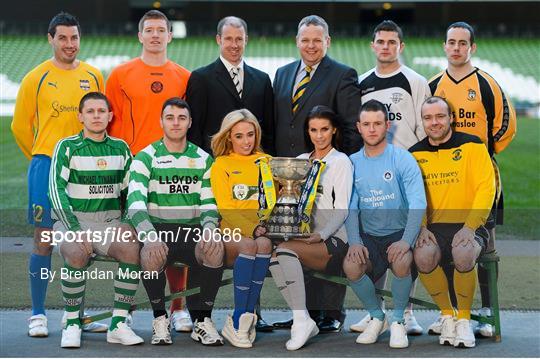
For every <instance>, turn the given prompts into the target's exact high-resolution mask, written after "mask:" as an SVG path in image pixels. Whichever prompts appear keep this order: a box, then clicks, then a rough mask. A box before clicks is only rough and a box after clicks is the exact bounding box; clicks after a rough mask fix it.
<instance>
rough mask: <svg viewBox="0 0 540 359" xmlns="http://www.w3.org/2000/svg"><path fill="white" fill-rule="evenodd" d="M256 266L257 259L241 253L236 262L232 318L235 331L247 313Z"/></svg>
mask: <svg viewBox="0 0 540 359" xmlns="http://www.w3.org/2000/svg"><path fill="white" fill-rule="evenodd" d="M254 264H255V257H253V256H250V255H247V254H243V253H240V254H239V255H238V257H236V260H235V261H234V267H233V280H234V312H233V317H232V319H233V325H234V329H238V321H239V320H240V316H241V315H242V314H244V313H245V312H246V308H247V302H248V298H249V291H250V288H251V277H252V275H253V267H254Z"/></svg>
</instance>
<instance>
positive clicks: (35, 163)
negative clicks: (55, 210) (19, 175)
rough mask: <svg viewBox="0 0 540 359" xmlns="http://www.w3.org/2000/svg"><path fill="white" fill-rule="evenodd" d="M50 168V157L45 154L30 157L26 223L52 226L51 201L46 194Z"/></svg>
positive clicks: (45, 226)
mask: <svg viewBox="0 0 540 359" xmlns="http://www.w3.org/2000/svg"><path fill="white" fill-rule="evenodd" d="M50 168H51V158H50V157H49V156H45V155H35V156H34V157H32V161H31V162H30V167H28V223H30V224H33V225H34V226H35V227H40V228H52V227H53V221H52V218H51V202H50V201H49V196H48V195H47V193H48V192H49V170H50Z"/></svg>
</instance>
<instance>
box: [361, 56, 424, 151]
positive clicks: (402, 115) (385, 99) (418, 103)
mask: <svg viewBox="0 0 540 359" xmlns="http://www.w3.org/2000/svg"><path fill="white" fill-rule="evenodd" d="M358 82H359V84H360V90H361V96H362V104H364V103H366V102H367V101H369V100H372V99H374V100H377V101H380V102H382V103H383V104H384V105H385V106H386V109H387V110H388V117H389V120H390V123H391V126H390V130H389V132H388V134H387V139H388V142H389V143H392V144H394V145H395V146H397V147H401V148H403V149H405V150H408V149H409V148H410V147H412V146H413V145H415V144H416V143H417V142H419V141H421V140H422V139H424V137H426V133H425V131H424V126H423V124H422V117H421V114H420V110H421V107H422V103H423V102H424V100H425V99H426V98H428V97H429V96H431V91H430V89H429V85H428V82H427V80H426V79H425V78H424V77H422V76H421V75H419V74H417V73H416V72H414V71H413V70H411V69H410V68H408V67H407V66H404V65H401V66H400V67H399V68H398V69H397V70H396V71H394V72H392V73H390V74H380V73H378V72H377V70H376V68H374V69H371V70H369V71H368V72H366V73H364V74H362V75H360V76H359V80H358Z"/></svg>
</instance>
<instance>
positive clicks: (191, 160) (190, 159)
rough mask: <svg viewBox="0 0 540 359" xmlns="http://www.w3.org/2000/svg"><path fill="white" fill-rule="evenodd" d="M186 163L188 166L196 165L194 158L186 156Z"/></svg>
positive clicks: (193, 166)
mask: <svg viewBox="0 0 540 359" xmlns="http://www.w3.org/2000/svg"><path fill="white" fill-rule="evenodd" d="M187 164H188V167H189V168H195V167H197V161H195V159H194V158H188V161H187Z"/></svg>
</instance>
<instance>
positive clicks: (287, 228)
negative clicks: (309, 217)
mask: <svg viewBox="0 0 540 359" xmlns="http://www.w3.org/2000/svg"><path fill="white" fill-rule="evenodd" d="M269 164H270V170H271V171H272V176H273V178H274V180H276V181H278V182H279V184H280V185H281V189H280V191H279V194H278V196H277V200H276V205H275V206H274V209H273V210H272V213H271V215H270V217H269V218H268V221H267V223H266V228H267V233H266V235H267V236H268V237H269V238H271V239H281V240H285V241H287V240H289V239H290V238H294V237H303V236H307V234H302V233H301V232H300V216H299V215H298V202H299V199H300V191H301V186H302V184H303V183H304V181H305V180H306V177H307V176H308V174H309V172H310V170H311V166H312V161H311V160H308V159H300V158H289V157H274V158H271V159H270V161H269Z"/></svg>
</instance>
